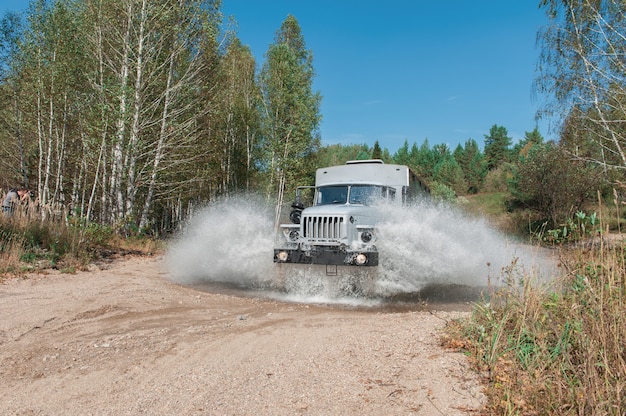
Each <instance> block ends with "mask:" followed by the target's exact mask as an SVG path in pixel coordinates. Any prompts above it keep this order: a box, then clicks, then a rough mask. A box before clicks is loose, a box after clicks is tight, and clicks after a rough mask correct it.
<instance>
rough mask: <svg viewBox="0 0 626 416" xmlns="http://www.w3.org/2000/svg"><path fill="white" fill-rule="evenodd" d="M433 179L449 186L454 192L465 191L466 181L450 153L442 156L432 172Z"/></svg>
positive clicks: (462, 192) (461, 192) (460, 192)
mask: <svg viewBox="0 0 626 416" xmlns="http://www.w3.org/2000/svg"><path fill="white" fill-rule="evenodd" d="M433 179H434V180H435V181H436V182H438V183H441V184H445V185H446V186H448V187H450V188H451V189H452V190H453V191H454V193H455V194H457V195H458V194H464V193H465V192H466V191H467V183H466V182H465V178H464V176H463V170H462V169H461V167H460V166H459V165H458V163H456V160H455V159H454V157H453V156H452V155H448V156H446V157H444V158H442V159H441V160H440V161H439V163H437V165H435V169H434V172H433Z"/></svg>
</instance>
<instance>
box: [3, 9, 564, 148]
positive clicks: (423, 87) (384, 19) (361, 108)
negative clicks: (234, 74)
mask: <svg viewBox="0 0 626 416" xmlns="http://www.w3.org/2000/svg"><path fill="white" fill-rule="evenodd" d="M537 3H538V0H537V1H533V0H530V1H529V0H524V1H502V0H480V1H469V0H448V1H425V0H388V1H380V0H376V1H374V0H315V1H314V0H308V1H307V0H223V6H222V11H223V13H224V14H225V15H227V16H228V15H232V16H233V17H234V19H235V20H236V21H237V24H238V27H237V32H238V36H239V38H240V39H241V41H242V43H244V44H245V45H248V46H249V47H250V49H251V50H252V53H253V54H254V56H255V57H256V58H257V65H258V67H259V68H260V66H261V65H262V64H263V61H264V59H265V52H266V51H267V49H268V47H269V45H270V44H271V43H272V42H273V41H274V36H275V34H276V31H277V30H278V29H279V28H280V25H281V23H282V22H283V20H284V19H285V18H286V17H287V15H288V14H292V15H293V16H295V17H296V19H297V20H298V22H299V24H300V27H301V29H302V33H303V35H304V39H305V41H306V46H307V48H308V49H310V50H311V51H312V52H313V59H314V60H313V65H314V67H315V70H316V73H317V76H316V78H315V83H314V89H315V90H317V91H319V92H320V94H321V95H322V97H323V98H322V106H321V113H322V117H323V119H322V123H321V125H320V132H321V137H322V141H323V143H324V144H335V143H341V144H360V143H367V144H368V145H370V146H371V145H373V144H374V142H375V141H376V140H378V141H379V142H380V144H381V146H382V147H386V148H387V149H389V150H390V151H391V152H392V153H393V152H395V151H396V150H397V149H398V148H399V147H400V146H402V144H403V143H404V141H405V140H408V142H409V144H413V143H417V144H418V145H419V144H421V143H422V142H423V141H424V139H425V138H428V141H429V143H430V144H431V146H432V145H433V144H437V143H446V144H448V145H449V146H450V147H451V148H452V149H453V148H454V147H455V146H456V145H457V144H458V143H461V144H463V143H465V141H466V140H467V139H469V138H472V139H474V140H476V141H477V142H478V144H479V145H481V146H482V145H483V142H484V135H485V134H488V132H489V129H490V128H491V126H492V125H494V124H497V125H500V126H504V127H506V128H507V129H508V132H509V136H511V137H512V138H513V139H514V141H517V140H519V139H521V138H523V137H524V133H525V132H527V131H531V130H532V129H533V128H534V127H535V123H536V122H535V112H536V111H537V108H538V106H539V105H540V104H541V102H542V99H541V97H535V94H533V81H534V78H535V77H536V75H537V74H536V70H535V68H536V64H537V56H538V53H539V49H538V47H537V46H536V36H537V30H538V29H539V28H540V27H542V26H543V25H545V24H546V22H547V19H546V17H545V15H544V12H543V11H542V10H540V9H538V6H537ZM27 5H28V1H25V0H22V1H16V0H3V1H2V4H0V14H4V13H5V12H6V11H8V10H25V9H26V8H27ZM538 126H539V129H540V132H541V133H542V134H543V136H544V137H545V138H547V139H550V138H554V137H553V136H554V134H553V133H551V132H549V131H548V128H547V123H546V122H540V123H539V124H538Z"/></svg>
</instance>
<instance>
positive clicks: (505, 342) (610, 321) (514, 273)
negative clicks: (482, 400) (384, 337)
mask: <svg viewBox="0 0 626 416" xmlns="http://www.w3.org/2000/svg"><path fill="white" fill-rule="evenodd" d="M578 219H579V220H580V221H581V222H582V223H586V224H590V223H591V222H592V220H591V218H590V216H586V215H584V214H582V213H580V214H579V218H578ZM587 221H589V222H587ZM596 225H597V224H596ZM580 231H582V229H580ZM560 258H561V260H562V261H563V263H564V267H563V268H562V270H564V271H566V273H563V275H562V276H559V277H555V279H557V281H555V282H553V284H552V285H546V286H544V285H542V284H540V281H539V279H538V277H537V276H535V275H533V274H532V272H531V271H529V270H523V269H522V268H521V267H519V266H518V265H517V264H516V263H515V262H513V263H512V265H511V267H509V268H507V269H505V270H504V271H503V280H504V281H505V285H504V286H503V287H500V288H497V289H496V288H494V289H493V290H492V291H491V292H490V296H489V302H488V303H479V304H477V305H476V306H475V308H474V310H473V313H472V317H471V319H470V320H468V321H466V322H463V323H462V324H461V326H460V327H458V331H459V334H457V336H459V337H461V338H462V339H463V340H462V341H457V343H458V344H461V345H463V346H464V348H465V349H466V350H467V351H468V352H469V354H471V355H472V356H473V357H474V359H475V360H476V363H477V366H478V369H479V370H480V371H481V372H483V373H484V374H486V375H487V377H488V382H489V385H488V389H487V391H486V393H487V395H488V397H489V400H488V404H487V413H489V414H561V415H572V416H574V415H581V414H585V415H586V414H608V415H619V414H622V413H623V410H624V408H625V405H624V398H623V392H622V389H621V383H622V380H623V379H624V378H625V377H626V367H625V366H624V365H623V363H624V346H623V339H624V337H626V319H625V318H624V317H625V316H626V302H624V295H625V294H626V286H625V284H624V282H625V281H626V260H625V259H626V253H625V252H624V246H623V244H622V243H618V244H603V245H597V246H592V247H591V248H589V246H586V247H584V248H582V247H581V248H574V249H572V250H570V251H566V252H563V253H561V256H560Z"/></svg>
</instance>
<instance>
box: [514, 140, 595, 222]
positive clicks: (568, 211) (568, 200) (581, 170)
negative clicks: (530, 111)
mask: <svg viewBox="0 0 626 416" xmlns="http://www.w3.org/2000/svg"><path fill="white" fill-rule="evenodd" d="M601 174H602V172H601V171H600V170H599V169H597V168H595V167H594V166H591V165H588V164H586V163H585V162H582V161H579V160H572V159H571V158H570V157H568V156H567V154H566V153H565V152H563V151H562V149H561V148H560V147H558V146H556V145H554V144H551V143H547V144H543V145H534V146H532V147H531V148H530V150H529V151H528V155H527V156H526V157H522V158H521V159H520V163H519V164H518V165H517V166H516V169H514V171H513V177H512V178H511V181H510V182H509V189H510V191H511V194H512V195H513V197H514V198H515V200H516V201H517V203H519V204H522V205H523V206H526V207H528V208H530V209H532V210H535V211H537V212H538V213H540V214H541V215H543V216H544V218H546V219H547V220H548V221H549V224H548V227H555V228H556V226H557V225H558V224H562V223H565V222H566V221H567V220H568V219H569V218H570V217H571V216H572V215H573V213H574V212H576V211H579V210H580V209H581V208H582V207H583V204H584V203H585V202H587V201H589V200H591V199H592V198H593V197H594V196H595V194H596V193H597V191H598V189H600V187H601V183H602V177H601Z"/></svg>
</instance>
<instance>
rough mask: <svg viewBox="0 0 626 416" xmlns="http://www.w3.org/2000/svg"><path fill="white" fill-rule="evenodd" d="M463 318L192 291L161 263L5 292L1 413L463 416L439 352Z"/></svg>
mask: <svg viewBox="0 0 626 416" xmlns="http://www.w3.org/2000/svg"><path fill="white" fill-rule="evenodd" d="M460 314H462V312H449V311H447V312H443V311H441V312H438V311H431V312H427V311H422V312H396V313H393V312H384V311H380V310H379V311H363V310H347V309H345V308H343V309H342V308H329V307H323V306H312V305H302V304H289V303H282V302H278V301H272V300H267V299H254V298H245V297H238V296H231V295H225V294H213V293H206V292H199V291H196V290H193V289H190V288H186V287H181V286H178V285H175V284H173V283H170V282H169V281H168V280H167V272H166V270H165V269H164V266H163V264H162V262H161V260H160V259H158V258H140V257H132V258H126V259H123V260H118V261H114V262H111V263H109V264H102V265H100V266H99V267H97V268H96V267H94V268H93V269H92V270H91V271H90V272H81V273H77V274H76V275H61V274H56V273H50V274H47V275H34V276H29V277H28V278H27V279H9V280H6V281H4V282H3V283H2V284H0V317H1V319H0V414H3V415H72V414H74V415H90V414H91V415H136V414H148V415H298V414H303V415H411V414H416V415H442V414H443V415H464V414H471V413H473V409H476V408H480V406H481V403H482V401H483V396H482V393H481V388H482V387H481V386H480V384H479V382H478V379H477V377H476V376H475V375H474V374H473V373H472V372H471V371H470V370H469V368H468V364H467V362H466V359H465V357H464V356H463V355H462V354H460V353H456V352H452V351H449V350H446V349H444V348H442V347H440V345H439V343H440V341H439V334H440V333H441V329H442V328H443V326H444V325H445V322H446V320H449V319H452V318H454V317H455V316H458V315H460Z"/></svg>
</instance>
